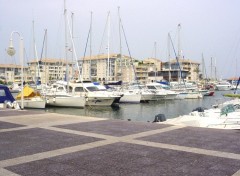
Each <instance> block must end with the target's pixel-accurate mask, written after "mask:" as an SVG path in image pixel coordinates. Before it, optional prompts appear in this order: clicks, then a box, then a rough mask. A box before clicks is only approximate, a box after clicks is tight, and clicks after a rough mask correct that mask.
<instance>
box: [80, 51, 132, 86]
mask: <svg viewBox="0 0 240 176" xmlns="http://www.w3.org/2000/svg"><path fill="white" fill-rule="evenodd" d="M78 62H79V66H80V68H82V69H81V77H82V78H83V80H93V81H102V82H109V81H120V80H121V81H123V82H132V81H134V80H135V71H134V70H133V69H134V67H133V63H134V62H135V60H134V59H131V58H130V57H128V56H125V55H120V54H110V55H109V56H108V55H106V54H102V55H96V56H91V57H89V56H88V57H85V58H82V59H80V60H79V61H78Z"/></svg>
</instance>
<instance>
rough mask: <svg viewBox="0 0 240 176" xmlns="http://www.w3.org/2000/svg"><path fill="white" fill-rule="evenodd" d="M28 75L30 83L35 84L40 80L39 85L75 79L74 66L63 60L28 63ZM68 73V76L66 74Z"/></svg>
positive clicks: (42, 60)
mask: <svg viewBox="0 0 240 176" xmlns="http://www.w3.org/2000/svg"><path fill="white" fill-rule="evenodd" d="M27 64H28V73H29V74H30V75H31V76H32V81H34V82H36V81H37V79H39V78H40V80H41V83H44V84H45V83H49V82H54V81H57V80H67V76H66V75H68V79H72V78H73V77H77V75H76V69H75V65H74V64H73V63H72V62H67V61H66V60H64V59H50V58H46V59H41V60H40V61H36V60H33V61H31V62H28V63H27ZM66 73H68V74H66Z"/></svg>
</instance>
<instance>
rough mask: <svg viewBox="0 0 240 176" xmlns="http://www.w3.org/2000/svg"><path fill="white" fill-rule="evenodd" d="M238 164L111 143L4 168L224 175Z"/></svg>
mask: <svg viewBox="0 0 240 176" xmlns="http://www.w3.org/2000/svg"><path fill="white" fill-rule="evenodd" d="M239 167H240V161H238V160H232V159H226V158H220V157H212V156H206V155H200V154H193V153H188V152H179V151H174V150H168V149H159V148H153V147H147V146H142V145H135V144H126V143H115V144H111V145H106V146H103V147H98V148H93V149H89V150H85V151H81V152H76V153H72V154H66V155H62V156H57V157H53V158H49V159H44V160H39V161H34V162H30V163H25V164H20V165H16V166H11V167H7V168H6V169H8V170H10V171H12V172H14V173H17V174H20V175H24V176H32V175H34V176H40V175H41V176H42V175H71V176H78V175H96V176H100V175H102V176H105V175H116V176H118V175H131V176H132V175H136V176H139V175H146V176H151V175H157V176H158V175H171V176H181V175H184V176H192V175H194V176H196V175H202V176H206V175H208V176H216V175H217V176H228V175H232V174H234V173H235V172H236V171H237V170H238V169H239Z"/></svg>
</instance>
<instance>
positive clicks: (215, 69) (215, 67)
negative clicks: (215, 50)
mask: <svg viewBox="0 0 240 176" xmlns="http://www.w3.org/2000/svg"><path fill="white" fill-rule="evenodd" d="M214 61H215V66H214V74H215V80H216V81H217V59H216V58H215V59H214Z"/></svg>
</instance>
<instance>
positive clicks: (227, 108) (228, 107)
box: [221, 104, 235, 115]
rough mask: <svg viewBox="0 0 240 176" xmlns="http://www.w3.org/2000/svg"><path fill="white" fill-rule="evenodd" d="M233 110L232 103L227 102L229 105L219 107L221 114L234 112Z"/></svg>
mask: <svg viewBox="0 0 240 176" xmlns="http://www.w3.org/2000/svg"><path fill="white" fill-rule="evenodd" d="M234 111H235V108H234V105H233V104H229V105H226V106H224V107H223V108H222V109H221V115H227V114H228V113H230V112H234Z"/></svg>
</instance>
